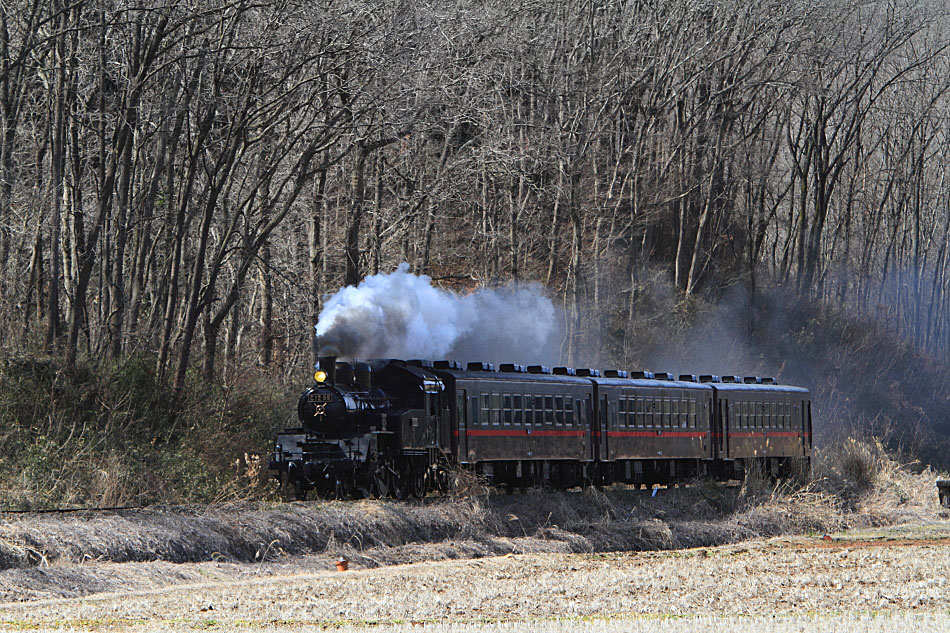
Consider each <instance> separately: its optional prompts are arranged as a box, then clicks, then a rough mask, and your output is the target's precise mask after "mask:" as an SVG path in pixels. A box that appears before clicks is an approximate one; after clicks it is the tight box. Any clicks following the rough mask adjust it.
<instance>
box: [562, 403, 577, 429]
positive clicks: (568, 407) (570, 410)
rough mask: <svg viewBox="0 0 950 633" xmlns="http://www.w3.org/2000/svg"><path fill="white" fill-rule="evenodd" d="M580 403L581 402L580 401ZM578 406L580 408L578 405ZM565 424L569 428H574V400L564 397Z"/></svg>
mask: <svg viewBox="0 0 950 633" xmlns="http://www.w3.org/2000/svg"><path fill="white" fill-rule="evenodd" d="M578 403H580V400H578ZM578 406H580V405H579V404H578ZM564 423H565V424H567V425H568V426H574V400H573V399H571V397H570V396H565V397H564Z"/></svg>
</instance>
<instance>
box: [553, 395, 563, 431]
mask: <svg viewBox="0 0 950 633" xmlns="http://www.w3.org/2000/svg"><path fill="white" fill-rule="evenodd" d="M554 423H555V424H557V425H558V426H564V396H554Z"/></svg>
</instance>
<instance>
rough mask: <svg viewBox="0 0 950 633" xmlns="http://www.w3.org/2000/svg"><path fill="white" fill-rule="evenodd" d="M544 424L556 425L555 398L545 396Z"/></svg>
mask: <svg viewBox="0 0 950 633" xmlns="http://www.w3.org/2000/svg"><path fill="white" fill-rule="evenodd" d="M544 424H545V425H546V426H552V425H553V424H554V396H544Z"/></svg>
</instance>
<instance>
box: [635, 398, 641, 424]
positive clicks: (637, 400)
mask: <svg viewBox="0 0 950 633" xmlns="http://www.w3.org/2000/svg"><path fill="white" fill-rule="evenodd" d="M633 419H634V424H636V425H637V427H638V428H641V429H642V428H643V398H634V399H633Z"/></svg>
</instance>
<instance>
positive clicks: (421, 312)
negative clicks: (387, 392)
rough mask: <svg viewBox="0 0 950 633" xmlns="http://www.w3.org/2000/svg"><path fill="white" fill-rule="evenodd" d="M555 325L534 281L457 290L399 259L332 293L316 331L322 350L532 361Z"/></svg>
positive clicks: (542, 356) (545, 352)
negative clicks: (439, 285) (413, 270)
mask: <svg viewBox="0 0 950 633" xmlns="http://www.w3.org/2000/svg"><path fill="white" fill-rule="evenodd" d="M556 325H557V323H556V316H555V310H554V305H553V304H552V303H551V300H550V299H548V298H547V297H545V296H544V294H543V293H542V288H541V286H539V285H538V284H513V285H509V286H505V287H502V288H484V289H480V290H476V291H475V292H473V293H472V294H467V295H461V294H458V293H455V292H450V291H447V290H442V289H439V288H436V287H434V286H433V285H432V279H431V278H430V277H427V276H425V275H413V274H411V273H410V272H409V264H406V263H403V264H400V265H399V268H398V269H397V270H396V271H395V272H393V273H389V274H379V275H372V276H370V277H367V278H366V279H365V280H363V282H362V283H360V285H359V286H347V287H346V288H341V289H340V290H339V291H337V292H336V293H335V294H333V296H331V297H330V298H329V299H328V300H327V302H326V304H325V305H324V307H323V311H321V312H320V318H319V320H318V323H317V325H316V331H317V343H318V345H319V346H320V354H321V355H332V356H340V357H344V358H364V359H367V358H430V359H439V358H447V359H452V360H460V361H465V360H486V361H494V362H498V361H501V360H510V361H511V362H520V363H532V362H550V361H551V358H552V348H553V347H554V346H553V344H552V343H553V341H552V339H553V334H554V333H555V330H556Z"/></svg>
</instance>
